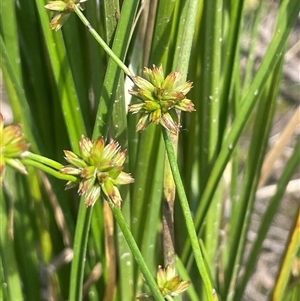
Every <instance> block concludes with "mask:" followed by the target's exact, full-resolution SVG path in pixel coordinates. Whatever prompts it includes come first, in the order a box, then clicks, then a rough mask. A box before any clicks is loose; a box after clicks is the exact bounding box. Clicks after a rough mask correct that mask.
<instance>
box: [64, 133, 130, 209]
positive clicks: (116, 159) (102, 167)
mask: <svg viewBox="0 0 300 301" xmlns="http://www.w3.org/2000/svg"><path fill="white" fill-rule="evenodd" d="M79 146H80V155H79V156H78V155H76V154H75V153H73V152H71V151H64V153H65V159H66V160H67V161H68V162H69V163H70V165H67V166H64V167H63V168H62V169H61V170H60V172H61V173H64V174H69V175H75V176H78V177H79V189H78V193H79V194H80V195H83V196H84V197H85V203H86V205H87V206H92V205H94V204H95V202H96V201H97V199H98V198H99V196H100V194H101V192H103V195H104V197H106V198H108V199H109V200H111V201H112V202H113V203H114V204H115V205H117V206H119V207H120V205H121V201H122V198H121V195H120V192H119V189H118V188H117V187H116V185H124V184H129V183H132V182H134V179H133V178H132V177H131V175H130V174H128V173H126V172H123V164H124V162H125V159H126V151H123V152H121V151H120V146H119V144H118V142H116V141H111V142H110V143H109V144H107V145H105V142H104V139H103V138H99V139H98V140H96V141H93V140H90V139H89V138H86V137H84V136H82V138H81V140H80V142H79ZM75 185H76V183H74V182H70V181H69V182H68V183H67V185H66V188H67V189H68V188H72V187H74V186H75Z"/></svg>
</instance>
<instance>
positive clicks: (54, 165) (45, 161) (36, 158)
mask: <svg viewBox="0 0 300 301" xmlns="http://www.w3.org/2000/svg"><path fill="white" fill-rule="evenodd" d="M22 157H23V158H25V159H31V160H33V161H37V162H39V163H42V164H44V165H48V166H50V167H52V168H54V169H57V170H60V169H61V168H63V165H62V164H61V163H59V162H57V161H54V160H52V159H49V158H47V157H44V156H41V155H37V154H34V153H31V152H24V153H23V154H22Z"/></svg>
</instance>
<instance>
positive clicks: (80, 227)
mask: <svg viewBox="0 0 300 301" xmlns="http://www.w3.org/2000/svg"><path fill="white" fill-rule="evenodd" d="M98 201H99V200H98ZM92 212H93V207H88V208H86V205H85V204H84V202H83V198H82V197H81V200H80V206H79V212H78V217H77V225H76V231H75V240H74V258H73V262H72V266H71V277H70V289H69V300H70V301H79V300H82V288H83V285H82V284H83V270H84V266H85V256H86V249H87V242H88V237H89V230H90V224H91V218H92Z"/></svg>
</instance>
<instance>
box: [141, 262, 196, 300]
mask: <svg viewBox="0 0 300 301" xmlns="http://www.w3.org/2000/svg"><path fill="white" fill-rule="evenodd" d="M156 281H157V285H158V288H159V290H160V291H161V293H162V295H163V296H164V297H176V296H178V295H179V294H181V293H182V292H184V291H185V290H187V288H188V286H189V284H190V281H182V280H181V279H180V277H179V276H178V275H176V271H175V268H174V267H172V266H170V265H169V266H167V268H166V269H163V268H162V267H161V266H158V271H157V278H156ZM137 299H139V300H141V301H146V300H147V301H150V300H151V301H152V300H154V298H153V297H152V296H151V295H149V294H141V295H140V296H138V297H137ZM168 300H169V299H168Z"/></svg>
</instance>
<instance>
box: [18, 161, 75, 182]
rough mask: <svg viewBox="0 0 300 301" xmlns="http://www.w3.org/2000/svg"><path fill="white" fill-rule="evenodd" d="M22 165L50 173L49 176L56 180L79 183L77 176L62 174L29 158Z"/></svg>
mask: <svg viewBox="0 0 300 301" xmlns="http://www.w3.org/2000/svg"><path fill="white" fill-rule="evenodd" d="M22 163H23V164H24V165H26V166H33V167H35V168H38V169H40V170H42V171H44V172H46V173H48V174H49V175H51V176H53V177H55V178H58V179H60V180H66V181H71V182H77V181H78V179H77V178H76V177H75V176H72V175H66V174H63V173H60V172H58V171H56V170H54V169H53V168H51V167H49V166H47V165H44V164H43V163H41V162H38V161H35V160H33V159H27V158H26V159H22Z"/></svg>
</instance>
